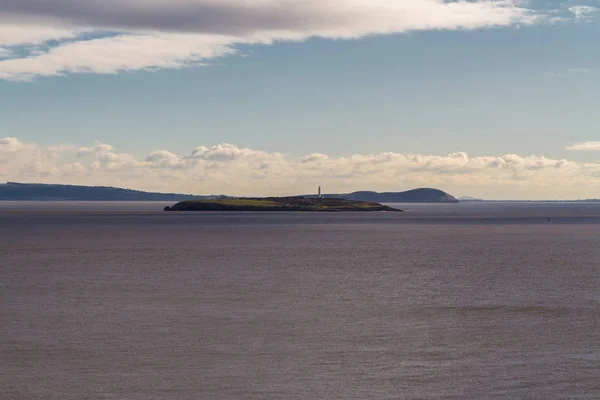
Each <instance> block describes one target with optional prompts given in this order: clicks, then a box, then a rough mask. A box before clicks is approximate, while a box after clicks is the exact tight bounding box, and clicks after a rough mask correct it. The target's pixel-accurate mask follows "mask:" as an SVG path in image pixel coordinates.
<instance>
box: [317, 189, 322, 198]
mask: <svg viewBox="0 0 600 400" xmlns="http://www.w3.org/2000/svg"><path fill="white" fill-rule="evenodd" d="M322 198H323V196H321V186H319V194H317V199H322Z"/></svg>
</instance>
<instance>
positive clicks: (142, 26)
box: [0, 0, 542, 80]
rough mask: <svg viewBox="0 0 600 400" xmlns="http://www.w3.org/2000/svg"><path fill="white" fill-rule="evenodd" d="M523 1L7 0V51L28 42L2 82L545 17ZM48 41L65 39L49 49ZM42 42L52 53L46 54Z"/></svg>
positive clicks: (2, 25) (0, 2)
mask: <svg viewBox="0 0 600 400" xmlns="http://www.w3.org/2000/svg"><path fill="white" fill-rule="evenodd" d="M520 3H521V2H520V1H517V0H485V1H484V0H477V1H458V2H448V1H444V0H396V1H389V0H369V1H365V0H254V1H252V2H248V1H246V0H219V1H215V0H169V1H166V0H130V1H128V2H127V7H123V5H122V2H121V1H117V0H102V1H100V0H88V1H80V0H28V1H27V2H24V1H22V0H0V45H4V46H13V47H14V46H17V45H19V46H21V47H22V46H23V45H30V46H29V47H27V46H25V50H23V49H21V52H20V54H23V51H25V52H27V50H28V51H29V53H28V54H26V55H21V56H19V57H15V58H12V59H8V60H3V61H1V60H0V79H9V80H28V79H33V78H35V77H39V76H56V75H62V74H67V73H100V74H114V73H119V72H123V71H138V70H146V69H155V68H182V67H190V66H197V65H201V64H202V63H203V62H205V60H210V59H214V58H215V57H221V56H225V55H229V54H232V53H235V50H234V47H235V46H236V45H239V44H257V43H263V44H271V43H274V42H277V41H290V40H291V41H301V40H305V39H307V38H310V37H324V38H347V39H348V38H359V37H363V36H367V35H384V34H394V33H402V32H408V31H415V30H433V29H478V28H485V27H496V26H511V25H517V24H531V23H534V22H536V21H538V20H540V18H541V17H542V15H540V14H537V13H535V12H534V11H532V10H529V9H526V8H523V7H521V6H520V5H519V4H520ZM33 19H35V20H33ZM14 21H21V25H19V24H17V23H16V22H14ZM32 21H34V22H32ZM8 22H10V23H11V25H6V24H7V23H8ZM32 24H33V25H32ZM57 24H58V25H57ZM74 27H76V28H74ZM102 31H103V32H107V31H110V32H112V33H111V34H110V35H107V36H104V37H100V38H98V37H96V38H89V37H88V35H82V32H96V33H98V32H102ZM51 40H53V41H58V42H54V43H50V45H49V41H51ZM39 44H46V45H49V49H45V48H41V49H40V48H39V46H36V45H39ZM31 46H33V47H31Z"/></svg>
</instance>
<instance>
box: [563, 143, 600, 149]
mask: <svg viewBox="0 0 600 400" xmlns="http://www.w3.org/2000/svg"><path fill="white" fill-rule="evenodd" d="M566 149H567V150H570V151H600V142H585V143H578V144H574V145H572V146H568V147H567V148H566Z"/></svg>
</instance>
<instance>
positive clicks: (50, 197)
mask: <svg viewBox="0 0 600 400" xmlns="http://www.w3.org/2000/svg"><path fill="white" fill-rule="evenodd" d="M304 197H307V198H314V197H316V196H314V195H308V196H304ZM323 197H325V198H342V199H346V200H354V201H367V202H374V203H458V202H459V201H458V200H457V199H456V198H454V197H453V196H451V195H449V194H448V193H446V192H443V191H441V190H438V189H415V190H409V191H407V192H388V193H377V192H354V193H346V194H328V195H325V196H323ZM226 198H231V197H228V196H221V195H218V196H217V195H211V196H195V195H191V194H177V193H152V192H142V191H139V190H130V189H121V188H115V187H107V186H73V185H49V184H41V183H18V182H8V183H6V184H0V200H14V201H33V200H38V201H186V200H207V199H226Z"/></svg>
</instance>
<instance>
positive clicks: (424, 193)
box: [309, 188, 460, 203]
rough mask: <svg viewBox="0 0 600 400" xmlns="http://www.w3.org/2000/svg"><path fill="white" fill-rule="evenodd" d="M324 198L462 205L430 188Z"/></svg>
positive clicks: (328, 195)
mask: <svg viewBox="0 0 600 400" xmlns="http://www.w3.org/2000/svg"><path fill="white" fill-rule="evenodd" d="M309 197H314V196H309ZM323 197H326V198H331V197H340V198H343V199H346V200H356V201H371V202H376V203H460V201H459V200H458V199H456V198H455V197H454V196H452V195H450V194H448V193H446V192H444V191H441V190H439V189H429V188H423V189H414V190H408V191H406V192H385V193H378V192H353V193H343V194H327V195H324V196H323Z"/></svg>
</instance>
